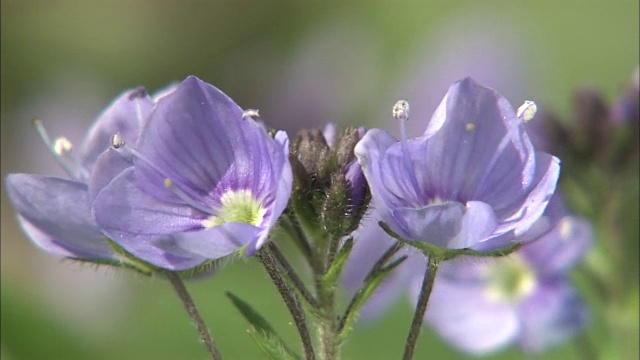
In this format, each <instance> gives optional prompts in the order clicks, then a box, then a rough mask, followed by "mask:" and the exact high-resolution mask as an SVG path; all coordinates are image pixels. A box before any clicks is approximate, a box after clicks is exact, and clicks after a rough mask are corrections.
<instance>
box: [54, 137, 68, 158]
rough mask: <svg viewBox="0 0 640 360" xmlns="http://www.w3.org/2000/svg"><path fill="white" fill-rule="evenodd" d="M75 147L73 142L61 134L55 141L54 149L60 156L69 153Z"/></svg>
mask: <svg viewBox="0 0 640 360" xmlns="http://www.w3.org/2000/svg"><path fill="white" fill-rule="evenodd" d="M71 149H73V144H71V141H69V140H68V139H67V138H66V137H64V136H61V137H59V138H57V139H56V141H55V142H54V143H53V151H54V152H55V153H56V154H58V155H59V156H62V155H65V154H69V153H70V152H71Z"/></svg>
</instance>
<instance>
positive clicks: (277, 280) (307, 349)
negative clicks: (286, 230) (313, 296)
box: [257, 247, 315, 360]
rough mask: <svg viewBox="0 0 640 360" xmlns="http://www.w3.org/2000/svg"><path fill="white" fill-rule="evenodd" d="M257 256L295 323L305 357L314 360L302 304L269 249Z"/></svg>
mask: <svg viewBox="0 0 640 360" xmlns="http://www.w3.org/2000/svg"><path fill="white" fill-rule="evenodd" d="M257 256H258V258H259V259H260V262H262V265H264V268H265V269H266V270H267V273H268V274H269V277H271V280H272V281H273V283H274V284H275V285H276V288H277V289H278V292H279V293H280V296H282V299H283V300H284V302H285V304H286V305H287V308H288V309H289V312H290V313H291V316H292V317H293V322H294V323H295V324H296V327H297V328H298V333H299V334H300V339H301V340H302V347H303V348H304V353H305V357H306V359H307V360H315V352H314V350H313V343H312V341H311V335H310V334H309V329H308V328H307V321H306V317H305V314H304V310H303V309H302V305H301V304H300V300H298V297H297V296H296V294H295V292H293V291H292V290H291V288H290V287H289V285H288V284H287V282H286V281H285V280H284V278H283V277H282V274H281V273H280V270H279V269H278V264H277V263H276V261H275V259H274V256H273V255H272V253H271V250H270V249H269V248H268V247H267V248H265V249H264V250H261V251H259V252H258V253H257Z"/></svg>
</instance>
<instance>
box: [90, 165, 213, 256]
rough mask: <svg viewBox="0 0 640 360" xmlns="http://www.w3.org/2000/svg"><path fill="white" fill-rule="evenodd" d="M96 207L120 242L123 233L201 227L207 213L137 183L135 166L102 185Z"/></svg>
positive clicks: (99, 217) (104, 224)
mask: <svg viewBox="0 0 640 360" xmlns="http://www.w3.org/2000/svg"><path fill="white" fill-rule="evenodd" d="M93 211H94V216H95V219H96V221H97V223H98V225H99V226H100V227H101V228H102V229H103V230H104V231H105V233H106V234H108V235H109V236H110V237H111V239H112V240H113V241H115V242H117V243H118V244H120V238H122V237H131V236H136V235H160V234H169V233H175V232H181V231H192V230H200V229H202V228H203V225H202V220H204V219H205V218H206V217H207V215H206V214H204V213H201V212H200V211H198V210H195V209H193V208H192V207H189V206H186V205H182V204H175V203H173V204H172V203H168V202H164V201H160V200H158V199H156V198H155V197H153V196H151V195H149V194H148V193H147V192H145V191H143V190H142V189H140V187H138V183H137V181H136V177H135V173H134V169H133V168H132V167H131V168H128V169H127V170H125V171H123V172H122V173H121V174H120V175H118V177H116V178H115V179H114V180H113V181H112V182H111V183H109V185H107V186H106V187H105V188H104V189H102V191H101V192H100V193H99V194H98V196H97V197H96V198H95V200H94V203H93ZM121 245H123V246H124V244H121Z"/></svg>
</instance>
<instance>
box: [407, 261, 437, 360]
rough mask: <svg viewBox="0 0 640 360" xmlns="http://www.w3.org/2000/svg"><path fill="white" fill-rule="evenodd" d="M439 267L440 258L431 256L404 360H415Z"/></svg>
mask: <svg viewBox="0 0 640 360" xmlns="http://www.w3.org/2000/svg"><path fill="white" fill-rule="evenodd" d="M439 265H440V258H438V257H434V256H429V261H428V265H427V269H426V271H425V273H424V279H423V280H422V289H421V290H420V298H419V299H418V304H417V305H416V312H415V313H414V315H413V321H412V322H411V329H409V335H408V336H407V342H406V344H405V347H404V355H403V356H402V359H403V360H411V359H412V358H413V351H414V350H415V348H416V342H417V341H418V335H419V334H420V330H421V329H422V321H423V320H424V314H425V312H426V311H427V303H428V302H429V296H430V295H431V290H433V282H434V280H435V279H436V272H437V271H438V266H439Z"/></svg>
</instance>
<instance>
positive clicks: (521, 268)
mask: <svg viewBox="0 0 640 360" xmlns="http://www.w3.org/2000/svg"><path fill="white" fill-rule="evenodd" d="M484 273H485V274H484V275H485V279H486V280H487V287H486V295H487V296H488V297H489V298H490V299H491V300H495V301H498V302H518V301H519V300H521V299H523V298H524V297H526V296H528V295H529V294H531V292H532V291H533V290H534V289H535V287H536V275H535V272H534V271H533V269H531V267H530V266H529V264H527V262H526V261H524V259H522V258H521V257H520V256H517V255H511V256H510V257H508V258H503V259H497V260H496V261H495V262H494V263H491V264H488V266H487V267H486V268H485V269H484Z"/></svg>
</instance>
